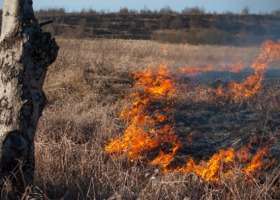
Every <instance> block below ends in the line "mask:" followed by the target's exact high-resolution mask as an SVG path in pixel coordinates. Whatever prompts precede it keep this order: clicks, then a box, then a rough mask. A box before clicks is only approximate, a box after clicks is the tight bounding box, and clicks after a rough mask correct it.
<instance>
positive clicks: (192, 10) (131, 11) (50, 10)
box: [36, 6, 280, 15]
mask: <svg viewBox="0 0 280 200" xmlns="http://www.w3.org/2000/svg"><path fill="white" fill-rule="evenodd" d="M36 12H37V13H41V14H64V13H68V12H67V11H66V9H65V8H48V9H40V10H37V11H36ZM74 13H76V14H77V13H79V14H86V13H87V14H190V15H196V14H199V15H200V14H217V13H216V12H206V11H205V9H204V8H203V7H197V6H196V7H186V8H183V9H182V10H181V11H180V12H179V11H175V10H172V8H171V7H170V6H165V7H163V8H161V9H159V10H150V9H149V8H147V7H144V8H143V9H140V10H135V9H128V8H126V7H123V8H120V10H119V11H117V12H111V11H109V10H99V11H97V10H94V9H92V8H88V9H82V10H81V11H79V12H74ZM223 14H230V15H237V14H238V13H233V12H230V11H225V12H224V13H223ZM239 14H240V15H248V14H250V8H249V7H248V6H245V7H244V8H243V9H242V10H241V11H240V13H239ZM279 14H280V9H278V10H277V9H276V10H274V11H272V12H271V13H258V15H279Z"/></svg>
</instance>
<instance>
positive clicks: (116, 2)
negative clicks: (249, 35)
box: [0, 0, 280, 14]
mask: <svg viewBox="0 0 280 200" xmlns="http://www.w3.org/2000/svg"><path fill="white" fill-rule="evenodd" d="M0 2H1V4H2V0H0ZM165 6H170V8H171V9H172V10H175V11H182V10H183V9H184V8H186V7H189V8H191V7H196V6H197V7H199V8H203V9H204V10H205V11H206V12H217V13H225V12H233V13H241V11H242V10H243V9H244V8H245V7H248V8H249V12H250V13H256V14H258V13H271V12H272V11H275V10H280V0H33V7H34V9H35V10H38V9H47V8H65V10H66V11H67V12H72V11H81V10H82V9H90V8H91V9H93V10H97V11H100V10H103V11H110V12H114V11H119V9H120V8H124V7H126V8H128V9H133V10H141V9H143V8H144V7H146V8H148V9H150V10H160V9H161V8H163V7H165Z"/></svg>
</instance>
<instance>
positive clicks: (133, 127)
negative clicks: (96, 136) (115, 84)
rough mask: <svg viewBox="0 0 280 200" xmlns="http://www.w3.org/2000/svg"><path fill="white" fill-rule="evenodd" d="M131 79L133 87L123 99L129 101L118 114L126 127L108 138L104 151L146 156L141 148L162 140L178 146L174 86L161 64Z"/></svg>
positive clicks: (133, 156) (145, 148) (173, 81)
mask: <svg viewBox="0 0 280 200" xmlns="http://www.w3.org/2000/svg"><path fill="white" fill-rule="evenodd" d="M134 79H135V80H136V82H135V85H134V89H135V90H134V92H132V93H131V94H130V95H129V96H128V98H127V99H128V100H132V102H131V106H128V107H125V108H124V109H123V111H122V112H121V113H120V116H121V117H122V118H123V119H124V120H125V122H126V123H127V124H128V126H127V128H126V130H125V131H124V134H123V136H121V137H118V138H115V139H114V140H111V141H110V143H109V144H108V145H107V146H106V147H105V151H106V152H107V153H123V154H125V155H127V156H129V157H130V158H133V159H139V158H145V157H146V155H144V154H145V153H144V152H145V151H150V150H153V149H155V148H156V147H160V146H162V145H163V144H165V143H171V144H174V145H175V146H178V144H177V142H178V141H177V135H176V134H175V133H174V130H173V129H174V128H173V125H172V124H173V110H172V104H173V98H174V95H175V93H176V89H175V80H174V78H172V75H171V73H170V71H169V70H167V66H166V65H164V64H161V65H160V66H159V67H158V68H155V67H151V68H149V69H145V70H143V71H141V72H138V73H136V74H135V75H134ZM169 124H171V125H169ZM174 148H175V147H174ZM140 154H141V155H140Z"/></svg>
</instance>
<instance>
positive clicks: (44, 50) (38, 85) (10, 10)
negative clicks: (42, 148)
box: [0, 0, 58, 183]
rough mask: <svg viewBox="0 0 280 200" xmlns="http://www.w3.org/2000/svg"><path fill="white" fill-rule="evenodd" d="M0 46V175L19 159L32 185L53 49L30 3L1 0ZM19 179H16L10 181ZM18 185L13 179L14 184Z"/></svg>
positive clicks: (53, 53) (53, 54) (47, 34)
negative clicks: (35, 138)
mask: <svg viewBox="0 0 280 200" xmlns="http://www.w3.org/2000/svg"><path fill="white" fill-rule="evenodd" d="M2 20H3V22H2V24H3V25H2V34H1V42H0V142H1V143H2V152H1V153H2V155H1V165H0V166H1V176H2V177H3V176H6V175H7V174H8V175H11V174H14V173H12V171H13V170H14V168H15V167H16V166H17V164H18V160H21V162H23V163H24V166H23V171H24V176H23V177H25V178H26V179H28V180H22V183H26V182H27V183H31V182H32V179H33V173H34V164H35V162H34V135H35V131H36V128H37V124H38V120H39V118H40V116H41V114H42V111H43V109H44V107H45V104H46V98H45V95H44V92H43V90H42V87H43V83H44V79H45V75H46V72H47V67H48V66H49V65H50V64H51V63H52V62H53V61H54V60H55V59H56V56H57V52H58V46H57V44H56V42H55V40H54V39H52V38H51V35H50V33H43V32H42V30H41V27H40V25H39V24H38V23H37V20H36V18H35V17H34V13H33V8H32V0H4V1H3V19H2ZM21 177H22V175H18V176H17V175H16V174H15V179H17V178H21ZM17 181H18V180H17Z"/></svg>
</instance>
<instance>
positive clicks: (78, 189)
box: [33, 40, 280, 199]
mask: <svg viewBox="0 0 280 200" xmlns="http://www.w3.org/2000/svg"><path fill="white" fill-rule="evenodd" d="M59 43H60V46H61V49H62V50H61V51H60V55H59V60H58V61H57V62H56V63H55V64H54V66H52V68H51V69H50V71H49V74H48V77H47V80H46V87H45V90H46V93H47V94H46V95H47V96H48V98H49V105H48V107H47V109H46V110H45V112H44V115H43V117H42V118H41V120H40V126H39V128H38V134H37V136H36V163H37V166H36V179H35V183H36V186H37V187H36V188H35V190H34V194H33V196H36V197H37V198H45V199H48V198H49V199H60V198H64V199H106V198H111V199H137V198H139V199H277V198H278V197H279V194H280V191H279V175H280V174H279V164H278V162H277V160H274V158H275V159H276V158H277V156H276V155H279V154H278V153H277V152H279V128H278V127H280V120H279V119H280V116H279V114H278V113H279V111H280V110H279V108H280V106H279V104H280V101H279V99H280V88H279V85H278V83H277V80H276V82H275V81H273V82H269V83H265V84H263V85H262V86H261V87H260V88H259V91H258V92H256V93H255V94H253V95H252V97H250V98H245V99H240V98H239V99H234V98H233V95H232V93H229V92H228V91H229V89H230V84H228V82H226V81H222V82H221V81H211V82H207V81H206V82H205V81H204V82H203V81H201V80H200V79H199V78H197V77H198V76H199V75H198V76H195V75H197V74H198V72H199V73H200V72H201V71H204V73H212V71H213V70H219V69H223V70H224V69H229V70H228V71H231V70H232V69H233V67H232V66H233V64H234V63H242V64H238V66H239V68H238V69H236V71H235V73H236V72H240V70H241V72H243V71H244V69H243V68H242V67H246V66H250V64H249V63H250V62H252V60H254V58H255V57H257V56H258V54H259V51H258V48H253V47H250V48H236V47H217V46H185V45H167V44H164V45H163V44H159V43H152V44H151V43H149V42H146V41H133V42H132V41H121V40H97V41H83V40H81V41H74V40H73V41H72V40H59ZM163 49H166V50H165V51H164V52H162V50H163ZM214 52H215V53H214ZM244 52H245V53H244ZM186 55H187V56H186ZM247 55H250V57H246V56H247ZM162 57H164V61H163V60H162ZM175 61H176V62H175ZM155 63H163V64H161V65H154V64H155ZM187 63H188V65H189V66H197V67H194V68H193V69H195V70H193V69H191V70H193V72H195V73H194V74H192V75H191V76H190V75H189V71H190V69H188V70H189V71H188V70H187V69H185V71H184V73H185V74H183V73H182V72H183V71H182V67H184V68H186V65H187ZM278 64H279V62H278ZM278 64H275V63H270V67H274V68H275V66H277V65H278ZM272 65H273V66H272ZM146 66H153V67H152V68H147V67H146ZM168 66H172V68H168ZM173 66H174V67H173ZM203 66H213V67H207V68H206V69H207V70H205V69H203ZM240 68H241V69H240ZM242 70H243V71H242ZM232 71H233V70H232ZM178 72H180V73H178ZM241 72H240V73H241ZM258 74H259V73H258ZM238 76H239V75H238ZM252 76H254V73H253V74H252ZM202 77H203V76H202ZM246 77H247V76H246ZM246 77H245V79H244V80H246ZM258 77H259V76H258ZM204 78H205V77H203V80H204ZM207 78H208V77H207ZM265 80H266V79H265V78H264V79H263V80H262V82H265ZM257 83H258V82H257ZM240 84H242V82H240ZM246 87H247V86H246ZM218 88H220V94H219V93H218V94H217V89H218ZM267 102H269V103H267ZM104 146H106V147H105V149H104ZM108 152H110V153H111V154H108ZM260 161H261V163H260ZM214 167H215V169H214Z"/></svg>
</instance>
